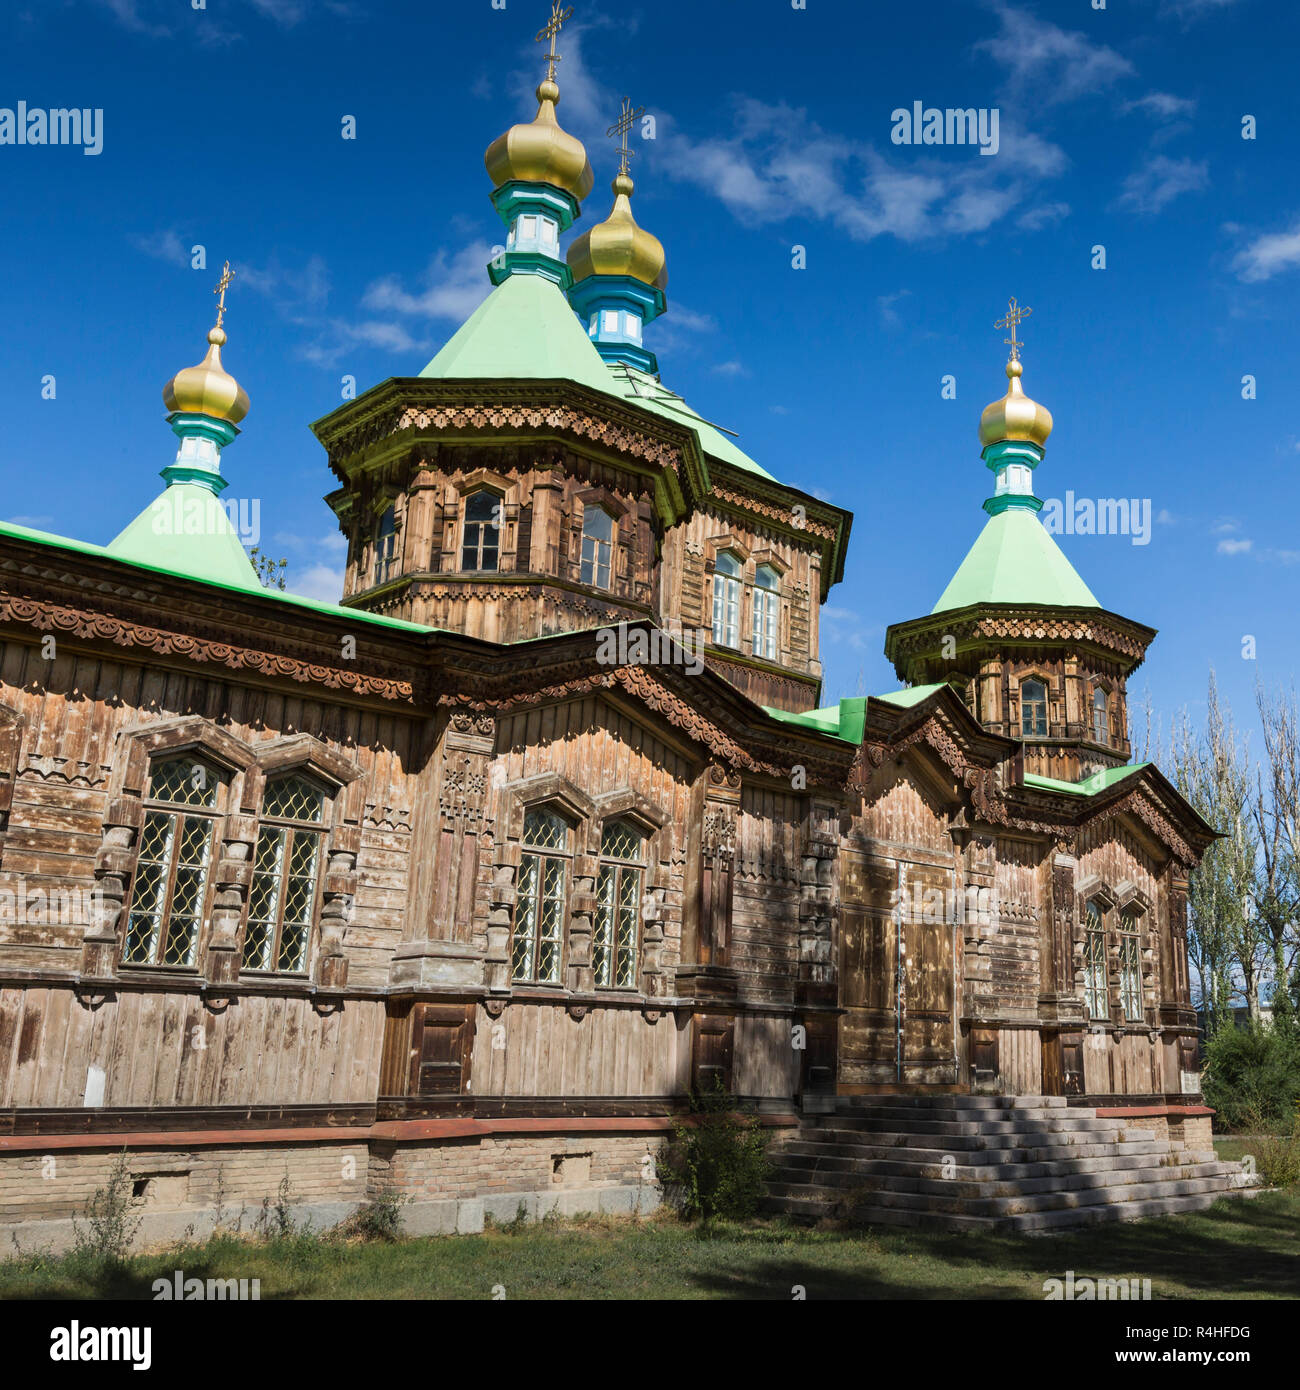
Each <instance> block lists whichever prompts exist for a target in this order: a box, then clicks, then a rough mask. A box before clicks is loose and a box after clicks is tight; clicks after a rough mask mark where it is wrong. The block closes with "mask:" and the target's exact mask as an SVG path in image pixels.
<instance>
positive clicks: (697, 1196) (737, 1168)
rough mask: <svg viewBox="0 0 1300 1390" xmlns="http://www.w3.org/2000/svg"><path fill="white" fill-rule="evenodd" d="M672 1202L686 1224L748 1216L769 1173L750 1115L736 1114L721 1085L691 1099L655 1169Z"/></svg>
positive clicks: (760, 1138)
mask: <svg viewBox="0 0 1300 1390" xmlns="http://www.w3.org/2000/svg"><path fill="white" fill-rule="evenodd" d="M659 1172H660V1176H661V1177H662V1179H663V1182H664V1186H665V1188H666V1189H667V1191H668V1193H669V1196H670V1198H671V1200H673V1201H674V1202H675V1203H676V1205H677V1207H678V1208H679V1209H680V1211H681V1213H682V1215H683V1216H685V1217H687V1218H688V1219H689V1220H695V1219H696V1218H700V1217H702V1218H704V1220H706V1221H707V1220H710V1219H712V1218H713V1217H715V1216H723V1217H731V1218H733V1219H742V1218H744V1217H747V1216H753V1215H754V1213H755V1212H756V1211H757V1210H758V1203H759V1199H760V1198H761V1197H762V1195H763V1184H764V1183H765V1182H766V1181H767V1178H768V1175H769V1174H770V1172H771V1164H770V1163H769V1162H768V1159H767V1139H766V1137H765V1136H764V1134H763V1130H762V1127H761V1126H760V1125H759V1122H758V1117H757V1116H756V1115H754V1114H752V1113H750V1114H740V1113H738V1112H737V1110H736V1103H735V1100H734V1099H733V1097H731V1096H730V1095H728V1094H727V1091H726V1089H725V1088H724V1086H723V1084H722V1082H721V1080H720V1079H718V1078H715V1079H714V1085H713V1088H712V1089H711V1090H709V1091H705V1092H704V1093H702V1094H695V1095H692V1097H691V1118H690V1120H689V1122H687V1121H683V1122H680V1123H679V1124H678V1125H677V1126H676V1128H675V1130H674V1133H673V1140H672V1143H671V1144H670V1145H669V1146H668V1149H667V1151H666V1153H665V1154H664V1157H663V1159H662V1161H661V1162H660V1165H659Z"/></svg>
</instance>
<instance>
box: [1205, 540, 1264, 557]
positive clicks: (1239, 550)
mask: <svg viewBox="0 0 1300 1390" xmlns="http://www.w3.org/2000/svg"><path fill="white" fill-rule="evenodd" d="M1254 544H1255V543H1254V541H1250V540H1240V541H1228V540H1224V541H1220V542H1219V544H1218V545H1217V546H1216V547H1215V549H1216V550H1218V552H1219V554H1220V555H1245V554H1248V553H1249V551H1250V549H1251V547H1252V546H1253V545H1254Z"/></svg>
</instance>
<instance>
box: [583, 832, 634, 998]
mask: <svg viewBox="0 0 1300 1390" xmlns="http://www.w3.org/2000/svg"><path fill="white" fill-rule="evenodd" d="M647 841H648V836H647V835H646V833H645V832H644V831H643V830H642V829H641V828H640V827H639V826H637V825H635V824H633V823H632V822H631V821H628V820H625V819H623V818H621V817H620V818H618V819H615V820H611V821H609V822H608V823H607V824H605V825H604V826H602V828H601V836H600V858H599V861H598V866H597V870H596V913H595V917H594V919H593V922H592V937H591V966H592V978H593V980H594V981H595V985H596V988H597V989H629V990H631V989H636V988H637V972H638V970H639V969H640V965H641V904H642V899H643V897H644V893H645V874H646V866H647V857H646V855H647ZM629 915H630V923H631V929H630V943H629V942H628V940H627V935H626V933H627V923H628V918H629Z"/></svg>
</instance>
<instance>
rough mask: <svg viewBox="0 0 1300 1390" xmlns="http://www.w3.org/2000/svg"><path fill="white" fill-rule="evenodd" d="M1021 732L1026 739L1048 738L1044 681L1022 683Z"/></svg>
mask: <svg viewBox="0 0 1300 1390" xmlns="http://www.w3.org/2000/svg"><path fill="white" fill-rule="evenodd" d="M1020 732H1021V733H1022V734H1023V735H1024V736H1025V737H1026V738H1035V737H1046V734H1047V687H1046V686H1045V685H1044V684H1043V682H1042V681H1035V680H1028V681H1021V682H1020Z"/></svg>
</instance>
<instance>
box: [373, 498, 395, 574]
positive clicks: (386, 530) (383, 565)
mask: <svg viewBox="0 0 1300 1390" xmlns="http://www.w3.org/2000/svg"><path fill="white" fill-rule="evenodd" d="M396 573H397V509H396V508H395V507H388V508H386V509H385V511H384V514H383V515H382V516H381V517H380V518H379V523H378V525H377V526H376V527H375V583H376V584H382V583H383V582H384V581H385V580H386V579H391V578H392V576H393V575H395V574H396Z"/></svg>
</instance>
